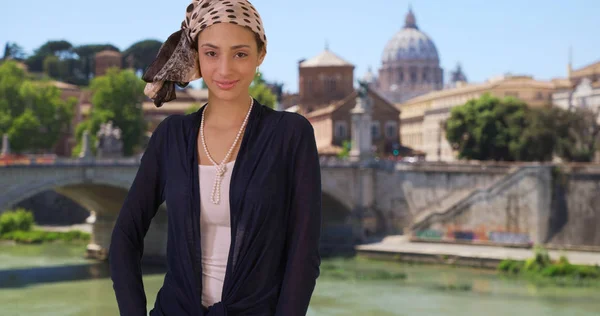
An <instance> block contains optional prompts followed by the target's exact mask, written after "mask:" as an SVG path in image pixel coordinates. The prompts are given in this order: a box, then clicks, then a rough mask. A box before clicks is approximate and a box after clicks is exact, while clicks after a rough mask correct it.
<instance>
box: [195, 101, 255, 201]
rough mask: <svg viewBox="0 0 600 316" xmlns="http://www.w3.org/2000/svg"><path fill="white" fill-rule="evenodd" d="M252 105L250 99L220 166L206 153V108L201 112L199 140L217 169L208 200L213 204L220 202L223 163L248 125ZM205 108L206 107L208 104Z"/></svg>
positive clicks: (223, 170) (208, 154)
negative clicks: (246, 111) (240, 123)
mask: <svg viewBox="0 0 600 316" xmlns="http://www.w3.org/2000/svg"><path fill="white" fill-rule="evenodd" d="M253 104H254V99H252V97H250V107H249V108H248V113H246V118H245V119H244V122H242V126H240V130H239V131H238V133H237V136H236V137H235V140H234V141H233V144H232V145H231V147H230V148H229V151H228V152H227V154H226V155H225V157H224V158H223V161H221V163H220V164H218V163H217V162H215V161H214V159H213V158H212V156H211V155H210V153H209V152H208V147H206V140H205V139H204V116H205V115H204V111H205V110H206V107H204V110H202V111H203V113H202V119H201V120H200V138H201V140H202V146H203V147H204V152H205V153H206V156H207V157H208V159H210V161H211V162H212V163H213V165H215V167H216V169H217V175H216V176H215V182H214V183H213V187H212V193H211V196H210V200H211V202H212V203H213V204H219V202H220V201H221V180H222V179H223V176H224V175H225V171H226V164H225V162H226V161H227V160H228V159H229V156H231V152H233V149H234V148H235V145H236V144H237V142H238V141H239V139H240V135H242V131H243V130H244V127H245V126H246V124H247V123H248V118H249V117H250V110H252V105H253ZM206 106H208V104H207V105H206Z"/></svg>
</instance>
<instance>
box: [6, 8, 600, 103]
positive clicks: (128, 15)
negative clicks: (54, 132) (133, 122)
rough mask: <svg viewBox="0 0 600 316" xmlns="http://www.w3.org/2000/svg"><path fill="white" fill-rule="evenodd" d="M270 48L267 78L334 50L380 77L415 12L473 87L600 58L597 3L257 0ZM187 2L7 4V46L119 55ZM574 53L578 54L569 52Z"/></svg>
mask: <svg viewBox="0 0 600 316" xmlns="http://www.w3.org/2000/svg"><path fill="white" fill-rule="evenodd" d="M252 3H253V4H254V6H255V7H256V8H257V10H258V11H259V13H260V14H261V16H262V19H263V24H264V26H265V30H266V34H267V38H268V39H269V43H268V47H267V49H268V53H267V57H266V59H265V61H264V63H263V64H262V66H261V67H260V70H261V72H262V73H263V75H264V77H265V79H267V80H268V81H274V82H280V83H283V84H284V91H287V92H297V91H298V61H299V60H301V59H308V58H311V57H313V56H316V55H318V54H319V53H320V52H322V51H323V50H324V49H325V46H326V45H328V46H329V49H330V50H331V51H332V52H334V53H336V54H337V55H338V56H340V57H342V58H343V59H345V60H347V61H349V62H351V63H352V64H354V65H355V71H354V78H355V81H356V79H357V78H360V77H362V76H363V75H364V74H365V72H366V71H367V69H368V68H369V67H371V68H372V70H373V71H374V72H377V70H378V69H379V67H380V66H381V55H382V53H383V49H384V47H385V45H386V43H387V42H388V41H389V40H390V39H391V38H392V37H393V35H394V34H395V33H396V32H398V31H400V30H401V28H402V27H403V25H404V18H405V15H406V13H407V11H408V8H409V6H411V7H412V9H413V12H414V14H415V16H416V20H417V25H418V27H419V29H420V30H421V31H423V32H424V33H425V34H427V35H428V36H429V37H430V38H431V39H432V40H433V41H434V43H435V45H436V47H437V50H438V54H439V56H440V66H441V67H442V68H443V69H444V76H445V78H446V79H447V78H448V77H449V72H450V71H452V70H453V69H454V68H455V67H456V65H457V63H460V64H461V66H462V69H463V71H464V73H465V74H466V76H467V79H468V81H469V82H482V81H485V80H486V79H487V78H490V77H493V76H497V75H501V74H505V73H513V74H524V75H531V76H534V77H535V78H537V79H541V80H548V79H551V78H556V77H565V76H566V72H567V64H568V61H569V55H571V59H572V65H573V67H574V68H579V67H582V66H585V65H587V64H590V63H593V62H595V61H599V60H600V40H599V39H600V36H599V34H598V33H599V31H600V1H598V0H568V1H567V0H552V1H548V0H527V1H516V0H502V1H500V0H496V1H491V0H454V1H449V0H411V1H408V0H370V1H358V0H302V1H292V0H254V1H252ZM188 4H189V0H160V1H159V0H144V1H141V0H127V1H124V0H103V1H80V0H77V1H75V0H54V1H43V0H34V1H8V0H6V1H2V3H1V4H0V12H2V13H3V14H2V18H1V19H0V49H3V48H4V45H5V44H6V42H7V41H8V42H16V43H18V44H19V45H21V46H22V47H23V48H24V49H25V51H26V52H27V53H32V52H33V51H34V50H35V49H36V48H38V47H39V46H41V45H42V44H44V43H45V42H46V41H48V40H67V41H69V42H71V43H72V44H73V45H82V44H103V43H110V44H113V45H115V46H117V47H119V48H120V49H121V50H125V49H127V47H129V46H130V45H131V44H133V43H135V42H137V41H140V40H144V39H156V40H159V41H161V42H162V41H165V40H166V39H167V37H168V36H169V35H170V34H172V33H173V32H175V31H177V30H178V29H179V27H180V25H181V21H182V20H183V19H184V18H185V8H186V6H187V5H188ZM569 51H571V54H569Z"/></svg>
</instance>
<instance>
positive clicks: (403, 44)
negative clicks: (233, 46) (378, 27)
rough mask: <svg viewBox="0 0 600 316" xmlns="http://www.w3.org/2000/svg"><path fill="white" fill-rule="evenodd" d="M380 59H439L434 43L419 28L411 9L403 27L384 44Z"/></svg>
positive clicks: (386, 60) (392, 60)
mask: <svg viewBox="0 0 600 316" xmlns="http://www.w3.org/2000/svg"><path fill="white" fill-rule="evenodd" d="M381 59H382V62H383V63H390V62H395V61H405V60H433V61H439V56H438V52H437V49H436V47H435V44H434V43H433V41H432V40H431V39H430V38H429V36H427V34H425V33H423V32H421V31H420V30H419V27H418V26H417V22H416V18H415V15H414V14H413V12H412V9H409V11H408V14H407V15H406V20H405V24H404V28H402V30H400V31H399V32H398V33H396V34H395V35H394V37H392V39H391V40H390V41H389V42H388V43H387V44H386V46H385V48H384V50H383V55H382V58H381Z"/></svg>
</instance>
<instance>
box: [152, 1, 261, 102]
mask: <svg viewBox="0 0 600 316" xmlns="http://www.w3.org/2000/svg"><path fill="white" fill-rule="evenodd" d="M217 23H232V24H237V25H241V26H245V27H247V28H249V29H250V30H251V31H252V32H254V33H256V34H258V36H259V38H260V39H261V40H262V41H263V43H264V47H265V49H266V47H267V36H266V35H265V31H264V27H263V23H262V20H261V18H260V15H259V14H258V11H256V8H254V6H253V5H252V4H251V3H250V2H249V1H247V0H235V1H222V0H192V3H190V4H189V5H188V7H187V10H186V15H185V20H183V22H182V23H181V29H180V30H179V31H177V32H175V33H173V34H171V36H169V38H168V39H167V40H166V41H165V42H164V43H163V44H162V45H161V47H160V49H159V51H158V54H157V56H156V58H155V60H154V61H153V62H152V63H151V64H150V66H149V67H148V69H147V70H146V72H145V73H144V75H143V76H142V79H143V80H144V81H145V82H147V83H146V87H145V88H144V94H145V95H146V96H148V97H149V98H150V99H152V100H153V101H154V104H155V105H156V107H161V106H162V105H163V103H165V102H169V101H172V100H174V99H175V98H176V94H175V85H178V86H180V87H186V86H187V85H188V84H189V83H190V82H191V81H193V80H196V79H200V78H202V67H201V65H199V63H198V48H197V43H196V42H197V38H198V34H199V33H200V32H202V30H204V29H205V28H207V27H209V26H211V25H213V24H217Z"/></svg>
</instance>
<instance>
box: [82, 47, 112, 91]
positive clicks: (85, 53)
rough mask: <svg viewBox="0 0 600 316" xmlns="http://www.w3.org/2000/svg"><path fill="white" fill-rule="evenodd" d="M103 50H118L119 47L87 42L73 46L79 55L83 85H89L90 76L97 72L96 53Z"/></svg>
mask: <svg viewBox="0 0 600 316" xmlns="http://www.w3.org/2000/svg"><path fill="white" fill-rule="evenodd" d="M103 50H112V51H115V52H118V51H119V49H118V48H117V47H115V46H114V45H112V44H87V45H80V46H77V47H75V48H73V51H74V52H75V53H76V54H77V56H78V57H79V63H78V67H77V69H78V70H79V72H80V73H81V77H82V78H81V79H82V85H88V84H89V80H90V78H92V77H93V76H94V74H95V69H94V66H95V59H94V57H95V55H96V54H97V53H99V52H101V51H103Z"/></svg>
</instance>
